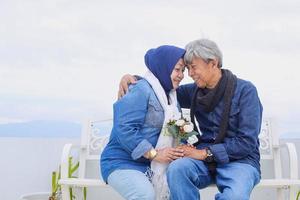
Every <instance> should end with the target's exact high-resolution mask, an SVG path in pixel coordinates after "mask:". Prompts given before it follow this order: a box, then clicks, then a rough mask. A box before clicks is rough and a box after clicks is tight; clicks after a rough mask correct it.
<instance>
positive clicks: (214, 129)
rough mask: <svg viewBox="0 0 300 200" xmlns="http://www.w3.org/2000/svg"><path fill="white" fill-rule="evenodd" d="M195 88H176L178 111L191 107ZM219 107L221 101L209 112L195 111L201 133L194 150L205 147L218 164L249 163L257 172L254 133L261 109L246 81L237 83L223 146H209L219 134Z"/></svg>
mask: <svg viewBox="0 0 300 200" xmlns="http://www.w3.org/2000/svg"><path fill="white" fill-rule="evenodd" d="M196 87H197V86H196V84H186V85H182V86H180V87H179V88H178V89H177V98H178V101H179V103H180V106H181V107H182V108H190V107H191V100H192V96H193V93H194V90H195V89H196ZM223 108H224V100H223V99H222V100H221V102H220V103H219V104H218V105H217V106H216V108H215V109H214V111H212V112H210V113H206V112H204V111H202V110H200V108H198V109H197V108H196V110H195V117H196V119H197V121H198V123H199V126H200V127H201V128H200V130H201V132H202V133H203V136H202V143H201V144H199V145H198V146H197V148H198V149H202V148H205V147H209V148H210V149H211V151H212V153H213V154H214V159H215V161H216V162H217V163H218V164H225V163H228V162H232V161H237V162H242V163H247V164H250V165H252V166H253V167H255V168H257V170H258V171H259V172H260V164H259V160H260V154H259V139H258V134H259V132H260V127H261V121H262V110H263V108H262V105H261V103H260V100H259V97H258V94H257V90H256V88H255V86H254V85H253V84H252V83H250V82H249V81H245V80H242V79H238V80H237V86H236V89H235V92H234V96H233V98H232V105H231V111H230V116H229V125H228V130H227V133H226V137H225V139H224V141H223V143H220V144H212V143H213V142H214V140H215V138H216V136H217V134H218V133H219V125H220V123H221V115H222V112H223Z"/></svg>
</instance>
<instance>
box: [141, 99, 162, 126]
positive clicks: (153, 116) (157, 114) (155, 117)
mask: <svg viewBox="0 0 300 200" xmlns="http://www.w3.org/2000/svg"><path fill="white" fill-rule="evenodd" d="M163 123H164V110H163V108H162V107H161V105H160V104H159V102H158V101H154V100H151V99H150V100H149V104H148V111H147V114H146V119H145V126H148V127H155V128H161V127H162V126H163Z"/></svg>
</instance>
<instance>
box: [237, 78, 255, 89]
mask: <svg viewBox="0 0 300 200" xmlns="http://www.w3.org/2000/svg"><path fill="white" fill-rule="evenodd" d="M237 88H239V89H241V90H244V89H256V87H255V85H254V84H253V83H252V82H251V81H248V80H244V79H241V78H237Z"/></svg>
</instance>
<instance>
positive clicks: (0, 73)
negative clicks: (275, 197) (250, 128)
mask: <svg viewBox="0 0 300 200" xmlns="http://www.w3.org/2000/svg"><path fill="white" fill-rule="evenodd" d="M0 24H1V26H0V87H1V89H0V110H1V112H0V123H9V122H24V121H30V120H64V121H74V122H80V121H81V120H82V119H84V118H86V117H91V118H109V117H111V116H112V103H113V102H114V101H115V99H116V95H117V90H118V82H119V80H120V77H121V76H122V75H123V74H125V73H131V74H140V75H142V74H143V73H144V71H145V67H144V63H143V56H144V53H145V51H146V50H147V49H149V48H152V47H157V46H159V45H162V44H173V45H178V46H181V47H184V45H185V44H186V43H188V42H189V41H191V40H195V39H198V38H201V37H206V38H209V39H212V40H214V41H216V42H217V43H218V44H219V46H220V48H221V49H222V51H223V54H224V66H225V68H228V69H230V70H232V71H233V72H234V73H235V74H237V75H238V76H239V77H241V78H244V79H247V80H250V81H252V82H253V83H254V84H255V85H256V86H257V89H258V91H259V95H260V98H261V101H262V103H263V105H264V115H265V116H266V117H272V118H275V119H276V120H278V122H279V128H280V130H281V133H292V134H296V132H298V128H299V125H298V124H299V122H300V120H299V115H300V95H299V91H300V82H299V81H298V76H299V75H298V74H299V72H300V69H299V67H300V66H299V55H300V1H296V0H295V1H294V0H281V1H279V0H265V1H260V0H251V1H250V0H249V1H233V0H229V1H199V0H186V1H179V0H173V1H166V0H161V1H158V0H152V1H146V0H144V1H143V0H139V1H138V0H112V1H99V0H97V1H96V0H87V1H81V0H51V1H49V0H48V1H42V0H41V1H37V0H26V1H24V0H7V1H5V0H0ZM186 77H187V76H186ZM189 81H191V79H189V78H188V79H186V82H189Z"/></svg>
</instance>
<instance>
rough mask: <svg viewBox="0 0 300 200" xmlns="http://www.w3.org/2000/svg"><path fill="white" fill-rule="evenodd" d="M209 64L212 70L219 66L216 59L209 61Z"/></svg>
mask: <svg viewBox="0 0 300 200" xmlns="http://www.w3.org/2000/svg"><path fill="white" fill-rule="evenodd" d="M210 63H211V67H212V68H215V67H218V65H219V61H218V60H217V59H213V60H211V61H210Z"/></svg>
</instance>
